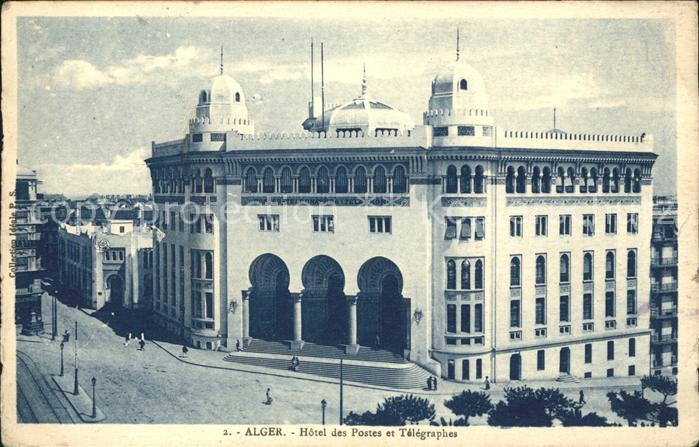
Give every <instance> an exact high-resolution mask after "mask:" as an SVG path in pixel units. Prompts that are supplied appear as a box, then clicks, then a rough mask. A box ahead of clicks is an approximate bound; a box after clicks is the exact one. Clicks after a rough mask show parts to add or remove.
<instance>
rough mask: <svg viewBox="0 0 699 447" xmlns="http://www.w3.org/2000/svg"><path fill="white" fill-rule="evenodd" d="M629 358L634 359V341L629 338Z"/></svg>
mask: <svg viewBox="0 0 699 447" xmlns="http://www.w3.org/2000/svg"><path fill="white" fill-rule="evenodd" d="M629 357H636V339H635V338H629Z"/></svg>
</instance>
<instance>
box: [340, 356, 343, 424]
mask: <svg viewBox="0 0 699 447" xmlns="http://www.w3.org/2000/svg"><path fill="white" fill-rule="evenodd" d="M342 367H343V364H342V359H340V425H342V405H343V395H342V393H343V391H344V390H343V385H344V383H343V381H344V377H343V371H342Z"/></svg>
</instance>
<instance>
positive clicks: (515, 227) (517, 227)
mask: <svg viewBox="0 0 699 447" xmlns="http://www.w3.org/2000/svg"><path fill="white" fill-rule="evenodd" d="M510 236H511V237H522V216H510Z"/></svg>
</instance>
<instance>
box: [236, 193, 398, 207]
mask: <svg viewBox="0 0 699 447" xmlns="http://www.w3.org/2000/svg"><path fill="white" fill-rule="evenodd" d="M240 202H241V205H243V206H267V205H271V206H282V205H289V206H296V205H311V206H400V207H407V206H410V197H409V196H389V197H382V196H348V197H322V196H316V197H312V196H311V197H307V196H304V197H287V196H268V197H255V196H243V197H241V199H240Z"/></svg>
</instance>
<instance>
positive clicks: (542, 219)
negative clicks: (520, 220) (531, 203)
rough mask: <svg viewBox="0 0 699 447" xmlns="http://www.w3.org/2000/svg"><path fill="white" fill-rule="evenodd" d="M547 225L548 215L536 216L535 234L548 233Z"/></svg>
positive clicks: (542, 234) (544, 234)
mask: <svg viewBox="0 0 699 447" xmlns="http://www.w3.org/2000/svg"><path fill="white" fill-rule="evenodd" d="M548 225H549V217H548V216H536V235H537V236H546V235H548Z"/></svg>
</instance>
